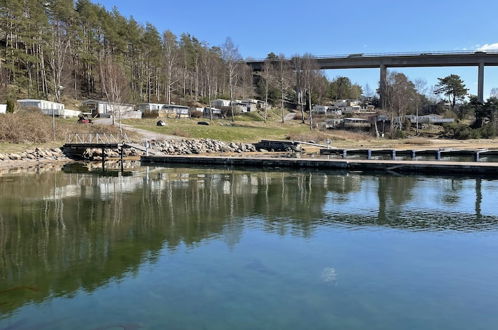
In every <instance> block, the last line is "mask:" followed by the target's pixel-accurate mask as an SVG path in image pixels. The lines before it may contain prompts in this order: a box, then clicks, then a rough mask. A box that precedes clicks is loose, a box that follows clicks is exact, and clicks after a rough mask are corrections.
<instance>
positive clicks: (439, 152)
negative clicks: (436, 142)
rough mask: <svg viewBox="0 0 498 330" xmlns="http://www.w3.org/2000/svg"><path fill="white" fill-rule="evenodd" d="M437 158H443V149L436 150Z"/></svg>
mask: <svg viewBox="0 0 498 330" xmlns="http://www.w3.org/2000/svg"><path fill="white" fill-rule="evenodd" d="M436 160H441V150H437V151H436Z"/></svg>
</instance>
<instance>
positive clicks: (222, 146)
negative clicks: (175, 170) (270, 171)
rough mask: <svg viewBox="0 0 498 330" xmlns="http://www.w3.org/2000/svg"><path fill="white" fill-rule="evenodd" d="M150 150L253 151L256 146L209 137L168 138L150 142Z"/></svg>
mask: <svg viewBox="0 0 498 330" xmlns="http://www.w3.org/2000/svg"><path fill="white" fill-rule="evenodd" d="M151 148H152V150H151V151H156V152H159V153H162V154H166V155H192V154H204V153H219V152H232V153H233V152H235V153H242V152H254V151H256V147H255V146H254V144H251V143H235V142H223V141H218V140H211V139H200V140H190V139H181V140H168V141H153V142H151Z"/></svg>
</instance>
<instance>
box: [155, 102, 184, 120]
mask: <svg viewBox="0 0 498 330" xmlns="http://www.w3.org/2000/svg"><path fill="white" fill-rule="evenodd" d="M189 109H190V108H189V107H187V106H184V105H176V104H165V105H163V107H162V108H161V110H159V117H165V118H189V117H190V111H189Z"/></svg>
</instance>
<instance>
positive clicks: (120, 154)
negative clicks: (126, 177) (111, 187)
mask: <svg viewBox="0 0 498 330" xmlns="http://www.w3.org/2000/svg"><path fill="white" fill-rule="evenodd" d="M123 153H124V148H123V147H121V148H120V150H119V158H120V164H121V172H124V164H123Z"/></svg>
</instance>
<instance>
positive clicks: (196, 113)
mask: <svg viewBox="0 0 498 330" xmlns="http://www.w3.org/2000/svg"><path fill="white" fill-rule="evenodd" d="M202 115H203V113H202V111H199V110H194V111H192V112H191V113H190V117H192V118H202Z"/></svg>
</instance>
